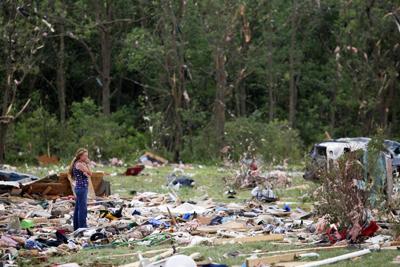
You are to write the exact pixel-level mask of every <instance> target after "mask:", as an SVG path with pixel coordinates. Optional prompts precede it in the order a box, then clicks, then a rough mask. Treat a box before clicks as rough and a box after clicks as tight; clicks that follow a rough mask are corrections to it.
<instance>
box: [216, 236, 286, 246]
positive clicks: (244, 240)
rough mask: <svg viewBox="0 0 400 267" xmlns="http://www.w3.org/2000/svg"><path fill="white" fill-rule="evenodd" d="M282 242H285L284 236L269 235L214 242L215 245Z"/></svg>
mask: <svg viewBox="0 0 400 267" xmlns="http://www.w3.org/2000/svg"><path fill="white" fill-rule="evenodd" d="M280 240H283V235H280V234H269V235H258V236H249V237H238V238H228V239H217V240H215V241H214V244H216V245H221V244H236V243H253V242H263V241H280Z"/></svg>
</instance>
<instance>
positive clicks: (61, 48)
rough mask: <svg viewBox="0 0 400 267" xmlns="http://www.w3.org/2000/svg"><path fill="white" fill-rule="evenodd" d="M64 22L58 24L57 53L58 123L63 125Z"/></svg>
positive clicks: (64, 110) (64, 109)
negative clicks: (58, 39) (58, 42)
mask: <svg viewBox="0 0 400 267" xmlns="http://www.w3.org/2000/svg"><path fill="white" fill-rule="evenodd" d="M64 33H65V30H64V21H63V22H62V23H61V24H60V44H59V48H58V53H57V96H58V105H59V109H60V121H61V123H62V124H64V123H65V112H66V108H65V106H66V103H65V66H64V59H65V42H64Z"/></svg>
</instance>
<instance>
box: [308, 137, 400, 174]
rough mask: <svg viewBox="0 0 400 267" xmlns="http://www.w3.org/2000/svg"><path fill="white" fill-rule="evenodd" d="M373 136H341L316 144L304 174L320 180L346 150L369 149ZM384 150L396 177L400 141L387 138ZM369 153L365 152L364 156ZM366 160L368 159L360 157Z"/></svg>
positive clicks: (398, 172)
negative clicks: (321, 175)
mask: <svg viewBox="0 0 400 267" xmlns="http://www.w3.org/2000/svg"><path fill="white" fill-rule="evenodd" d="M370 141H371V138H367V137H355V138H339V139H334V140H329V141H325V142H322V143H318V144H315V145H314V146H313V148H312V150H311V152H310V158H309V162H308V163H307V165H306V170H305V173H304V175H303V177H304V179H306V180H319V179H320V178H321V177H320V174H321V173H324V172H326V171H327V170H329V169H330V167H331V166H330V165H331V164H333V163H334V162H335V161H336V160H338V159H339V158H340V157H341V156H342V155H343V154H345V153H346V152H351V151H357V150H363V151H365V152H366V151H367V149H368V143H369V142H370ZM383 145H384V148H385V149H384V151H382V152H383V153H384V155H385V157H386V158H388V160H389V161H390V165H391V166H390V167H391V168H390V169H391V170H390V172H392V174H391V175H392V176H393V177H394V178H398V177H399V174H400V143H399V142H396V141H392V140H385V141H384V143H383ZM366 156H367V153H364V157H366ZM360 160H361V161H365V160H366V159H360Z"/></svg>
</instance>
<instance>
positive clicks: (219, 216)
mask: <svg viewBox="0 0 400 267" xmlns="http://www.w3.org/2000/svg"><path fill="white" fill-rule="evenodd" d="M172 192H173V191H172ZM278 204H279V203H278ZM278 204H277V205H270V204H266V203H261V202H259V201H249V202H247V203H242V204H238V203H228V204H222V203H215V202H214V201H212V200H211V199H208V198H203V199H193V201H190V202H181V201H180V200H179V198H178V197H177V196H176V194H174V193H169V194H158V193H152V192H144V193H140V194H138V195H136V196H134V197H132V198H129V199H128V198H121V197H118V196H115V195H111V196H108V197H103V198H96V199H95V200H91V201H89V204H88V212H89V214H88V225H89V226H90V228H87V229H78V230H76V231H73V227H72V214H73V205H74V197H73V196H72V195H71V196H66V197H60V198H57V199H54V200H35V199H29V198H22V197H15V196H10V195H9V194H8V193H7V194H3V195H1V196H0V221H1V222H2V223H1V225H2V227H1V229H0V231H1V238H0V249H1V250H2V255H3V259H5V258H7V259H8V261H9V263H13V262H15V260H16V259H17V258H18V257H25V258H39V259H42V260H45V259H47V258H48V257H51V256H55V255H67V254H70V253H72V252H76V251H78V250H81V249H90V248H103V247H116V246H130V245H135V246H155V245H160V244H171V245H172V244H173V245H174V246H179V247H192V246H196V245H200V244H208V245H219V244H234V243H247V242H258V241H274V242H280V243H285V244H293V245H304V244H309V245H317V246H321V245H323V244H325V245H331V244H332V243H335V242H333V241H332V240H333V239H332V238H331V237H332V236H336V235H338V234H339V232H340V231H339V230H338V229H337V228H335V227H334V226H332V225H327V222H326V221H321V220H319V221H315V220H313V218H312V215H313V214H312V213H309V212H305V211H304V210H302V209H300V208H293V209H292V208H291V207H290V206H289V205H288V204H286V205H282V203H280V205H282V207H279V206H278ZM376 230H377V229H376ZM375 232H376V231H374V232H370V233H369V234H368V235H369V236H373V235H374V234H375ZM369 236H366V239H367V242H368V238H369ZM341 240H348V241H351V238H348V239H346V237H345V238H341ZM335 241H336V239H335ZM389 241H390V237H387V236H380V237H379V238H376V237H375V239H374V238H372V239H370V242H373V243H375V244H382V243H385V242H386V245H388V246H389V245H391V244H390V243H387V242H389ZM340 244H342V245H343V243H340ZM168 251H169V252H171V251H170V250H168ZM173 252H176V251H173ZM173 252H172V253H168V255H166V257H169V256H172V254H173ZM135 264H139V263H135ZM197 264H198V265H200V263H197ZM201 264H206V263H204V262H203V263H201ZM207 264H209V262H208V263H207ZM129 266H139V265H129ZM149 266H151V265H149ZM248 266H256V265H251V264H250V265H248Z"/></svg>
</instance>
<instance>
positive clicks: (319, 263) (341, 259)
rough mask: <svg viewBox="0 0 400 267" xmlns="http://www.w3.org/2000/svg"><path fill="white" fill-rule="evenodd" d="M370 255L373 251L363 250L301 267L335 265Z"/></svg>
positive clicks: (301, 266)
mask: <svg viewBox="0 0 400 267" xmlns="http://www.w3.org/2000/svg"><path fill="white" fill-rule="evenodd" d="M369 253H371V250H369V249H363V250H360V251H356V252H352V253H347V254H344V255H340V256H337V257H333V258H329V259H325V260H320V261H314V262H310V263H307V264H303V265H300V266H299V267H315V266H322V265H327V264H331V263H335V262H338V261H343V260H348V259H351V258H355V257H360V256H363V255H365V254H369Z"/></svg>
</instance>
